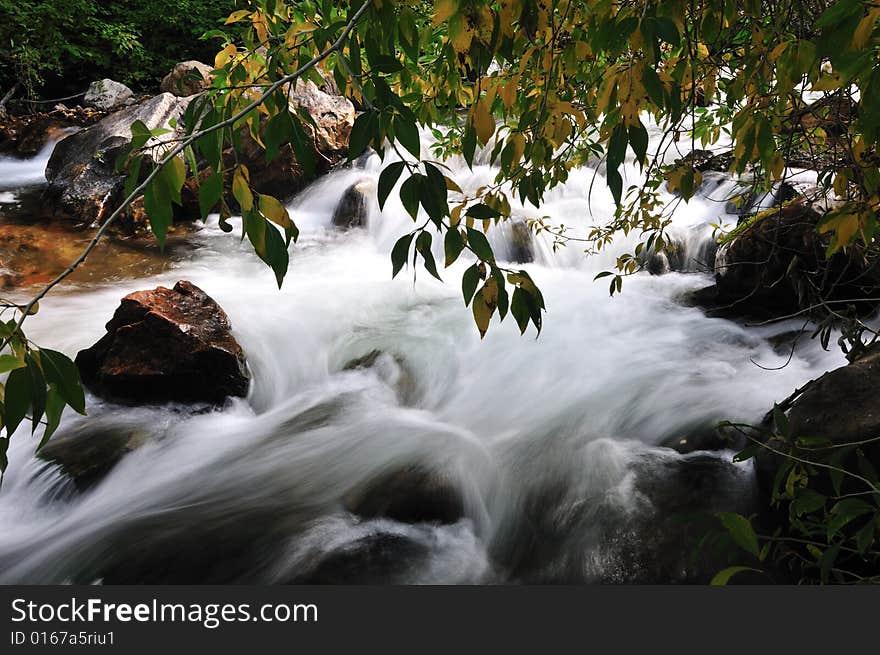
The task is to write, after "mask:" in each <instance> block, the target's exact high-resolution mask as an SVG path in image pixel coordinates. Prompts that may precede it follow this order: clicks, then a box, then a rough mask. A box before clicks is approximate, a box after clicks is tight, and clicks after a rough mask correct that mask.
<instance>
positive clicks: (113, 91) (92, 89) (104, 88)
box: [83, 79, 134, 111]
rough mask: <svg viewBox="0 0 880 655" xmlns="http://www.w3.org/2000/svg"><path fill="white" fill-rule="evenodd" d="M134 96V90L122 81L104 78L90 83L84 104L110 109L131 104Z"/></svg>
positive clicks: (105, 109)
mask: <svg viewBox="0 0 880 655" xmlns="http://www.w3.org/2000/svg"><path fill="white" fill-rule="evenodd" d="M132 98H134V92H133V91H132V90H131V89H129V88H128V87H127V86H125V85H124V84H122V83H121V82H115V81H114V80H110V79H103V80H98V81H96V82H92V83H91V84H89V88H88V90H87V91H86V95H85V97H84V98H83V104H84V105H85V106H86V107H94V108H95V109H101V110H104V111H109V110H111V109H116V108H118V107H122V106H123V105H126V104H129V103H130V102H131V100H132Z"/></svg>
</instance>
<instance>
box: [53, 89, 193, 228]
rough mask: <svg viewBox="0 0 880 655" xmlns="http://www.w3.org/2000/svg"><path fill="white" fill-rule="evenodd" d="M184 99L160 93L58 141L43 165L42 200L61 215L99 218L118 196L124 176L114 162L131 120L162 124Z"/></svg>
mask: <svg viewBox="0 0 880 655" xmlns="http://www.w3.org/2000/svg"><path fill="white" fill-rule="evenodd" d="M188 104H189V100H187V99H183V98H177V97H175V96H173V95H171V94H170V93H163V94H161V95H158V96H156V97H154V98H150V99H149V100H146V101H144V102H142V103H140V104H138V105H135V106H133V107H128V108H126V109H123V110H121V111H118V112H115V113H113V114H110V115H109V116H107V117H106V118H104V119H103V120H101V121H100V122H98V123H96V124H95V125H92V126H91V127H88V128H86V129H84V130H80V131H79V132H77V133H76V134H73V135H71V136H68V137H66V138H64V139H62V140H61V141H59V142H58V145H56V146H55V149H54V150H53V152H52V156H51V157H50V159H49V163H48V165H47V166H46V179H47V180H48V181H49V185H48V186H47V187H46V190H45V192H44V201H46V204H47V205H49V204H51V205H53V206H54V210H55V212H56V213H57V214H59V215H61V216H63V217H65V218H69V219H73V220H76V221H82V222H86V223H100V222H102V220H103V219H104V218H105V214H106V213H107V211H108V209H109V210H112V209H113V207H114V206H115V201H118V200H121V198H120V197H119V196H120V195H121V193H122V190H123V187H124V183H125V177H124V176H123V175H120V174H118V173H116V171H115V170H114V166H115V164H116V158H117V156H118V155H119V153H120V152H121V151H122V149H123V148H124V147H125V146H127V145H128V144H129V143H130V142H131V124H132V123H134V122H135V121H136V120H140V121H143V122H144V124H145V125H146V126H147V127H148V128H149V129H155V128H157V127H166V126H168V121H169V120H171V119H172V118H173V119H179V118H180V116H181V115H182V114H183V112H184V111H185V110H186V107H187V106H188ZM147 145H148V146H149V145H151V144H150V143H148V144H147ZM155 154H156V155H160V153H155ZM147 156H148V157H150V156H151V155H150V154H148V155H147Z"/></svg>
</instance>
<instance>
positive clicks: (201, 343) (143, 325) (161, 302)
mask: <svg viewBox="0 0 880 655" xmlns="http://www.w3.org/2000/svg"><path fill="white" fill-rule="evenodd" d="M76 363H77V366H79V370H80V374H81V375H82V379H83V382H84V383H85V384H86V386H88V387H90V388H91V389H93V390H94V391H96V392H97V393H100V394H101V395H104V396H107V397H111V398H114V399H121V400H134V401H141V400H145V401H178V402H211V403H219V402H222V401H223V400H224V399H225V398H226V397H227V396H244V395H245V394H246V393H247V387H248V375H247V366H246V363H245V357H244V353H243V352H242V349H241V346H239V345H238V342H237V341H236V340H235V338H234V337H233V336H232V333H231V331H230V324H229V318H228V317H227V316H226V313H225V312H224V311H223V310H222V309H221V308H220V306H219V305H218V304H217V303H216V302H214V300H213V299H211V298H210V297H209V296H208V295H207V294H206V293H205V292H204V291H202V290H201V289H199V288H198V287H197V286H195V285H193V284H191V283H190V282H186V281H183V280H181V281H180V282H178V283H177V284H175V285H174V289H166V288H165V287H157V288H156V289H152V290H149V291H136V292H134V293H131V294H129V295H127V296H126V297H125V298H123V299H122V303H121V304H120V305H119V308H118V309H117V310H116V313H115V314H114V315H113V318H112V319H111V320H110V322H109V323H107V334H105V335H104V336H103V337H102V338H101V340H100V341H98V342H97V343H96V344H95V345H94V346H92V347H91V348H88V349H87V350H83V351H80V353H79V354H78V355H77V357H76Z"/></svg>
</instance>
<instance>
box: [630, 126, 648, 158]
mask: <svg viewBox="0 0 880 655" xmlns="http://www.w3.org/2000/svg"><path fill="white" fill-rule="evenodd" d="M629 144H630V146H632V149H633V152H634V153H636V160H637V161H638V162H639V164H644V162H645V156H646V155H647V153H648V130H647V129H646V128H645V126H644V125H641V124H639V125H633V126H632V127H630V128H629Z"/></svg>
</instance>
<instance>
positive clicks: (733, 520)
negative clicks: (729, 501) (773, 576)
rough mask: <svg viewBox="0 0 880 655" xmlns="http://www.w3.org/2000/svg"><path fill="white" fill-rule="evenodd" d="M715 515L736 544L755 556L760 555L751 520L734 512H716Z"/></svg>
mask: <svg viewBox="0 0 880 655" xmlns="http://www.w3.org/2000/svg"><path fill="white" fill-rule="evenodd" d="M716 516H717V517H718V518H719V519H720V520H721V524H722V525H723V526H724V528H725V529H726V530H727V532H728V534H730V536H731V538H732V539H733V541H734V543H736V545H737V546H739V547H740V548H742V549H743V550H745V551H746V552H748V553H751V554H752V555H754V556H755V557H758V556H759V555H760V547H759V546H758V537H757V535H756V534H755V530H754V528H752V524H751V522H750V521H749V520H748V519H747V518H746V517H745V516H743V515H742V514H736V513H734V512H718V513H717V514H716Z"/></svg>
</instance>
